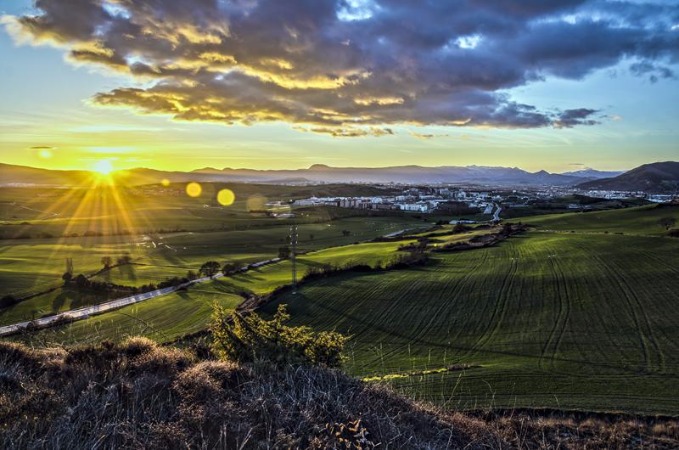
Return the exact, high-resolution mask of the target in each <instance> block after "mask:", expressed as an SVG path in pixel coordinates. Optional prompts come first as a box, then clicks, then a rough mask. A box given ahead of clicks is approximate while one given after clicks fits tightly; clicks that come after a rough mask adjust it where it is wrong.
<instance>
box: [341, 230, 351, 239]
mask: <svg viewBox="0 0 679 450" xmlns="http://www.w3.org/2000/svg"><path fill="white" fill-rule="evenodd" d="M342 236H344V237H347V236H351V231H349V230H342Z"/></svg>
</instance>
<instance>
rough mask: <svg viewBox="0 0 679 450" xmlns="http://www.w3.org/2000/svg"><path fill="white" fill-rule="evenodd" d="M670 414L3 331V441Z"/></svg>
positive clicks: (259, 439) (376, 440)
mask: <svg viewBox="0 0 679 450" xmlns="http://www.w3.org/2000/svg"><path fill="white" fill-rule="evenodd" d="M678 433H679V423H678V422H677V421H672V420H654V419H643V420H641V419H640V420H635V419H631V418H618V419H615V420H614V419H610V418H608V419H606V418H600V417H592V418H586V417H585V418H583V417H575V416H564V415H547V414H542V415H535V414H529V413H521V414H518V413H516V414H505V415H497V414H496V415H492V416H491V415H485V416H478V417H472V416H470V415H465V414H462V413H443V412H441V411H437V410H435V409H434V408H432V407H429V406H426V405H422V404H417V403H414V402H412V401H410V400H408V399H405V398H403V397H399V396H398V395H396V394H394V393H393V392H392V391H391V390H389V389H388V388H387V387H385V386H380V385H376V384H367V383H363V382H361V381H359V380H356V379H353V378H350V377H348V376H346V375H345V374H343V373H342V372H340V371H337V370H328V369H321V368H314V367H297V368H294V367H288V368H284V369H275V368H273V367H271V366H268V365H238V364H235V363H230V362H223V361H214V360H205V359H200V358H198V357H197V356H196V355H195V354H194V353H193V352H192V351H190V350H180V349H177V348H168V347H160V346H158V345H156V344H155V343H154V342H152V341H150V340H148V339H144V338H133V339H129V340H127V341H126V342H123V343H122V344H113V343H110V342H109V343H102V344H101V345H99V346H87V347H78V348H65V349H48V350H32V349H29V348H26V347H24V346H21V345H16V344H9V343H0V448H8V449H10V448H69V449H71V448H74V449H77V448H88V449H90V448H99V449H108V448H111V449H112V448H162V449H175V448H206V449H212V448H225V449H232V448H233V449H250V448H253V449H259V448H270V449H275V448H281V449H282V448H316V449H321V448H323V449H324V448H344V449H347V448H364V449H368V448H380V449H381V448H384V449H398V448H403V449H411V448H414V449H443V448H452V449H456V448H467V449H505V448H506V449H509V448H526V449H571V448H596V449H599V448H600V449H603V448H612V449H618V448H677V447H678V446H679V445H678V444H679V436H678Z"/></svg>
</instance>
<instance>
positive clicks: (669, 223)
mask: <svg viewBox="0 0 679 450" xmlns="http://www.w3.org/2000/svg"><path fill="white" fill-rule="evenodd" d="M676 223H677V219H675V218H674V217H663V218H662V219H660V220H658V224H660V226H661V227H665V229H666V230H669V229H670V228H672V227H673V226H674V225H675V224H676Z"/></svg>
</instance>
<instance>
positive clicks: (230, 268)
mask: <svg viewBox="0 0 679 450" xmlns="http://www.w3.org/2000/svg"><path fill="white" fill-rule="evenodd" d="M236 270H238V264H236V263H235V262H233V261H227V262H225V263H224V265H223V266H222V273H223V274H224V275H230V274H232V273H234V272H235V271H236Z"/></svg>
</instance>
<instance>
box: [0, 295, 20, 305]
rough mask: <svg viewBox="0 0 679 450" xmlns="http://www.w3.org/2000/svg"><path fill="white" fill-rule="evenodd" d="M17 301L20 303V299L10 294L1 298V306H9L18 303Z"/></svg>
mask: <svg viewBox="0 0 679 450" xmlns="http://www.w3.org/2000/svg"><path fill="white" fill-rule="evenodd" d="M17 303H19V299H18V298H16V297H14V296H13V295H10V294H7V295H5V296H4V297H2V298H0V308H7V307H9V306H13V305H16V304H17Z"/></svg>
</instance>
